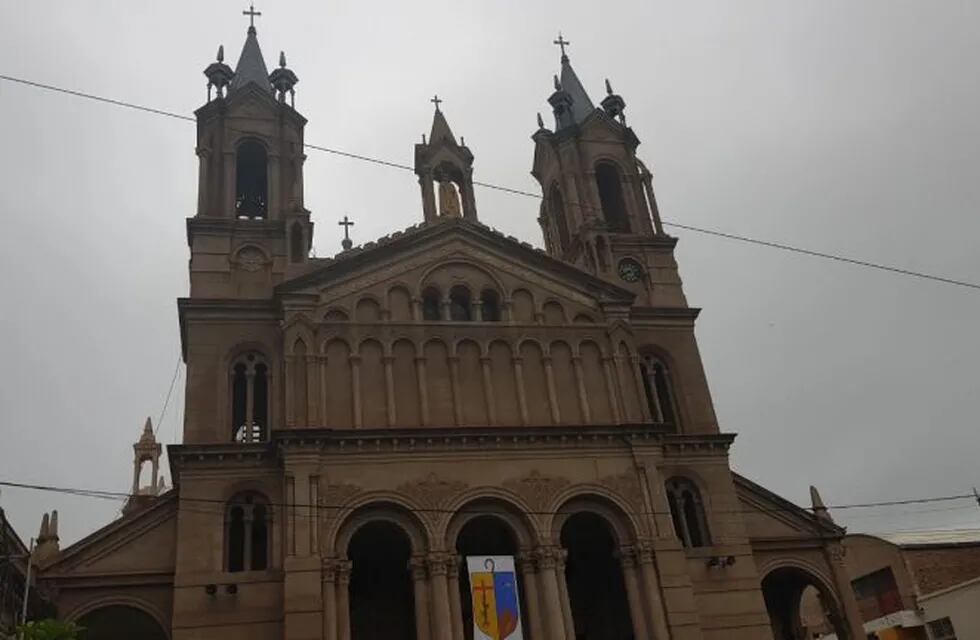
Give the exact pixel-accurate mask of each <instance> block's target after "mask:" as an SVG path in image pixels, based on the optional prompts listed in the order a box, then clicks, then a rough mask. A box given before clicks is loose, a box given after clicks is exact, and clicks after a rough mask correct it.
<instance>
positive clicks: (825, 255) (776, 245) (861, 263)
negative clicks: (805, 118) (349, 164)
mask: <svg viewBox="0 0 980 640" xmlns="http://www.w3.org/2000/svg"><path fill="white" fill-rule="evenodd" d="M0 80H6V81H8V82H13V83H17V84H22V85H26V86H29V87H34V88H36V89H44V90H46V91H53V92H56V93H62V94H66V95H70V96H75V97H78V98H85V99H87V100H94V101H96V102H101V103H105V104H110V105H113V106H117V107H124V108H127V109H135V110H137V111H143V112H146V113H151V114H154V115H160V116H166V117H168V118H174V119H177V120H186V121H188V122H196V120H195V119H194V118H193V117H191V116H187V115H183V114H179V113H175V112H173V111H166V110H163V109H156V108H154V107H147V106H145V105H141V104H136V103H133V102H127V101H125V100H116V99H113V98H107V97H105V96H100V95H96V94H93V93H86V92H84V91H76V90H73V89H66V88H64V87H59V86H56V85H51V84H45V83H42V82H36V81H33V80H27V79H24V78H17V77H14V76H8V75H0ZM304 146H305V147H307V148H309V149H314V150H316V151H322V152H324V153H330V154H333V155H338V156H341V157H344V158H350V159H353V160H359V161H361V162H369V163H372V164H376V165H380V166H384V167H390V168H394V169H401V170H405V171H413V172H414V168H413V167H411V166H409V165H406V164H402V163H399V162H393V161H390V160H383V159H381V158H375V157H372V156H366V155H362V154H358V153H352V152H349V151H342V150H340V149H333V148H330V147H325V146H322V145H316V144H312V143H310V142H304ZM473 184H474V185H475V186H480V187H484V188H486V189H493V190H496V191H501V192H504V193H510V194H512V195H518V196H523V197H529V198H534V199H535V200H541V199H542V196H541V195H540V194H536V193H533V192H530V191H525V190H523V189H515V188H513V187H506V186H503V185H498V184H493V183H490V182H481V181H474V182H473ZM570 204H573V205H574V204H578V206H580V207H582V208H586V209H594V207H591V206H589V205H583V204H581V203H570ZM661 222H662V224H663V225H664V226H668V227H674V228H677V229H683V230H685V231H691V232H694V233H700V234H704V235H710V236H715V237H718V238H724V239H727V240H735V241H738V242H745V243H748V244H753V245H757V246H761V247H767V248H770V249H779V250H781V251H788V252H791V253H798V254H801V255H807V256H811V257H815V258H822V259H825V260H833V261H835V262H841V263H844V264H850V265H854V266H858V267H865V268H869V269H876V270H879V271H887V272H889V273H895V274H898V275H904V276H910V277H913V278H920V279H923V280H931V281H934V282H942V283H944V284H951V285H955V286H959V287H967V288H970V289H977V290H980V283H975V282H969V281H966V280H957V279H955V278H946V277H943V276H937V275H932V274H929V273H924V272H921V271H913V270H911V269H904V268H902V267H895V266H892V265H887V264H882V263H879V262H872V261H870V260H861V259H858V258H851V257H848V256H843V255H840V254H835V253H830V252H826V251H816V250H813V249H805V248H803V247H797V246H793V245H790V244H786V243H783V242H773V241H770V240H761V239H758V238H752V237H750V236H744V235H739V234H734V233H728V232H725V231H718V230H714V229H708V228H705V227H697V226H693V225H688V224H682V223H679V222H671V221H669V220H661Z"/></svg>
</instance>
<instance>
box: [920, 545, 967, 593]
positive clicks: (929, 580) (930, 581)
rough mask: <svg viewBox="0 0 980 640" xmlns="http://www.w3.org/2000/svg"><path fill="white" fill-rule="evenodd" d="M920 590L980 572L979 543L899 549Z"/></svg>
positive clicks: (934, 587)
mask: <svg viewBox="0 0 980 640" xmlns="http://www.w3.org/2000/svg"><path fill="white" fill-rule="evenodd" d="M903 554H904V556H905V560H906V562H907V563H908V565H909V568H910V569H911V570H912V573H913V576H914V577H915V582H916V584H917V585H918V587H919V592H920V593H922V594H927V593H932V592H933V591H939V590H940V589H945V588H947V587H951V586H953V585H955V584H959V583H961V582H965V581H967V580H971V579H973V578H976V577H978V576H980V544H970V545H955V546H954V545H951V546H948V547H930V548H914V547H911V548H909V547H906V548H904V549H903Z"/></svg>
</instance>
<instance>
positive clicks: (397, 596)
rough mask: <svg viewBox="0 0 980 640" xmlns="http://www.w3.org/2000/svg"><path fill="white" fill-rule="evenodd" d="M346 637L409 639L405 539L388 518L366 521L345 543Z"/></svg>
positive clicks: (412, 602)
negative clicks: (348, 574) (348, 566)
mask: <svg viewBox="0 0 980 640" xmlns="http://www.w3.org/2000/svg"><path fill="white" fill-rule="evenodd" d="M347 556H348V558H350V560H351V563H352V570H351V579H350V587H349V588H350V626H351V638H352V640H415V613H414V610H415V598H414V595H413V590H412V578H411V574H410V572H409V568H408V561H409V557H410V556H411V543H410V542H409V539H408V536H407V535H406V534H405V532H404V531H402V530H401V529H400V528H399V527H397V526H396V525H394V524H392V523H390V522H383V521H376V522H369V523H367V524H365V525H364V526H363V527H361V528H360V529H359V530H358V531H357V533H355V534H354V537H353V538H352V539H351V541H350V545H349V546H348V548H347Z"/></svg>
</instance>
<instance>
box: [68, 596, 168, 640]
mask: <svg viewBox="0 0 980 640" xmlns="http://www.w3.org/2000/svg"><path fill="white" fill-rule="evenodd" d="M78 625H79V626H80V627H82V628H83V629H84V631H83V632H82V637H83V638H84V639H85V640H132V638H140V640H167V633H166V632H165V631H164V630H163V629H161V628H160V625H159V624H157V621H156V620H154V619H153V616H151V615H150V614H148V613H146V612H145V611H142V610H140V609H137V608H136V607H130V606H127V605H121V604H114V605H109V606H106V607H99V608H98V609H94V610H92V611H89V612H88V613H86V614H85V615H83V616H82V617H80V618H79V619H78Z"/></svg>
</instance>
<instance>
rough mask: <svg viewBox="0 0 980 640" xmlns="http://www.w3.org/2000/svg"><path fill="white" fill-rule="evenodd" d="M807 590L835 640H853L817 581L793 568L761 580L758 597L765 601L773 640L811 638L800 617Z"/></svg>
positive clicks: (813, 631)
mask: <svg viewBox="0 0 980 640" xmlns="http://www.w3.org/2000/svg"><path fill="white" fill-rule="evenodd" d="M808 589H815V590H816V592H817V598H818V601H819V603H820V605H821V606H822V608H823V611H824V617H825V618H826V622H827V623H829V625H830V626H831V627H833V630H834V633H835V634H836V636H837V638H838V639H839V640H854V639H852V638H851V634H850V633H849V632H848V629H847V625H846V624H845V623H844V616H843V615H842V614H841V612H840V610H839V609H838V608H837V604H836V601H835V600H834V599H833V597H832V596H831V595H830V594H829V593H828V592H827V589H826V587H824V585H823V584H822V583H821V582H820V581H819V580H818V579H817V578H815V577H814V576H812V575H810V574H809V573H807V572H806V571H804V570H803V569H798V568H796V567H782V568H779V569H774V570H773V571H771V572H770V573H768V574H767V575H766V577H765V578H763V580H762V595H763V597H764V598H765V600H766V611H767V612H768V613H769V622H770V624H771V625H772V635H773V639H774V640H805V639H806V638H810V637H814V633H815V631H816V630H815V629H808V628H807V627H806V625H805V624H804V620H803V616H802V615H801V614H802V611H801V610H802V606H801V605H802V602H803V595H804V592H806V591H807V590H808Z"/></svg>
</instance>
